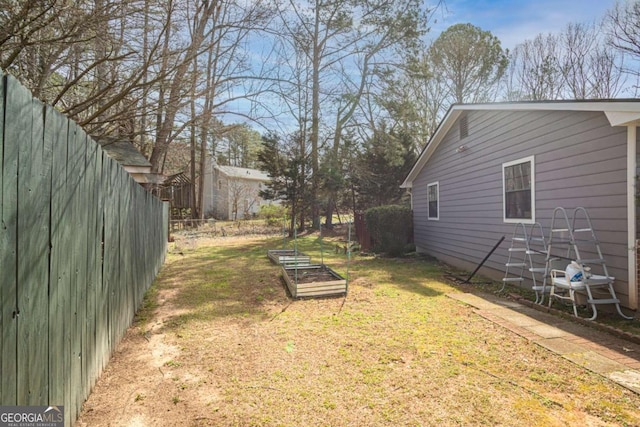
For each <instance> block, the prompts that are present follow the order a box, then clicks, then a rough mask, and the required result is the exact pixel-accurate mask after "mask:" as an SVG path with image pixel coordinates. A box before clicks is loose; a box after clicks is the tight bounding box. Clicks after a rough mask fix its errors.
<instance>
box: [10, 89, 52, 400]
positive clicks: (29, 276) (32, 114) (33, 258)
mask: <svg viewBox="0 0 640 427" xmlns="http://www.w3.org/2000/svg"><path fill="white" fill-rule="evenodd" d="M16 92H17V93H19V94H20V98H21V101H22V102H21V104H20V107H21V108H20V111H21V112H20V117H19V118H16V119H17V121H16V122H13V123H12V124H11V126H17V127H19V128H20V139H19V140H20V148H19V152H18V157H19V165H18V212H19V215H18V288H17V290H18V309H19V310H20V315H19V317H18V337H19V340H18V373H19V375H20V376H21V377H22V378H23V379H22V380H21V381H19V382H18V401H19V402H27V403H26V404H28V405H38V404H39V402H42V401H43V400H46V399H47V398H48V378H47V375H48V352H49V348H48V347H49V342H48V339H47V338H48V330H47V329H48V311H49V299H48V283H49V236H48V234H49V233H48V228H49V205H50V191H49V188H48V186H49V185H50V184H49V183H50V180H49V177H48V176H47V177H46V178H44V177H43V173H46V172H47V169H48V167H47V164H48V163H49V162H50V157H49V158H46V159H45V157H44V156H45V149H44V127H43V125H44V124H43V122H42V119H43V114H42V112H43V106H42V104H41V103H39V102H37V101H35V100H33V99H32V97H31V94H30V93H29V92H28V91H27V90H25V89H24V88H19V89H16ZM25 129H26V132H25V131H24V130H25ZM26 159H29V160H28V161H27V160H26ZM20 254H29V256H20Z"/></svg>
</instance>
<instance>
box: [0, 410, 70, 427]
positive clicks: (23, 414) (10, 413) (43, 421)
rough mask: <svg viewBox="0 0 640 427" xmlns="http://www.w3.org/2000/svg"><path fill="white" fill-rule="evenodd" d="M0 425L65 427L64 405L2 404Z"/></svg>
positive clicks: (10, 426) (1, 426)
mask: <svg viewBox="0 0 640 427" xmlns="http://www.w3.org/2000/svg"><path fill="white" fill-rule="evenodd" d="M0 427H64V407H63V406H0Z"/></svg>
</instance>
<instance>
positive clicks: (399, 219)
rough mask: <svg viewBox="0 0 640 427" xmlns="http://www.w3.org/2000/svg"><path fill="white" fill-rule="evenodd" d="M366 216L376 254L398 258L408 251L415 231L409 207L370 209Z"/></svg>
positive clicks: (394, 206) (392, 206)
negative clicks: (412, 232)
mask: <svg viewBox="0 0 640 427" xmlns="http://www.w3.org/2000/svg"><path fill="white" fill-rule="evenodd" d="M364 215H365V221H366V224H367V229H368V230H369V233H370V234H371V240H372V243H373V248H372V249H373V251H374V252H383V253H386V254H388V255H391V256H398V255H402V254H403V253H404V252H405V251H406V250H407V248H408V245H407V243H409V240H410V238H411V231H412V229H413V217H412V215H411V209H410V208H409V207H407V206H399V205H388V206H380V207H376V208H371V209H368V210H367V211H366V212H365V214H364Z"/></svg>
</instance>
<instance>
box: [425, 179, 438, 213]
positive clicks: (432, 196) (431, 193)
mask: <svg viewBox="0 0 640 427" xmlns="http://www.w3.org/2000/svg"><path fill="white" fill-rule="evenodd" d="M427 200H428V202H429V207H428V213H427V218H428V219H434V220H437V219H440V207H439V206H438V205H439V201H440V185H439V183H437V182H434V183H431V184H429V185H427Z"/></svg>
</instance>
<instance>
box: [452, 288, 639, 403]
mask: <svg viewBox="0 0 640 427" xmlns="http://www.w3.org/2000/svg"><path fill="white" fill-rule="evenodd" d="M447 296H448V297H449V298H452V299H455V300H457V301H460V302H463V303H465V304H468V305H470V306H471V307H473V308H474V309H475V312H476V313H477V314H479V315H480V316H482V317H484V318H485V319H487V320H490V321H492V322H494V323H496V324H498V325H501V326H503V327H504V328H506V329H508V330H510V331H512V332H514V333H516V334H518V335H520V336H522V337H524V338H526V339H527V340H529V341H532V342H534V343H536V344H538V345H540V346H542V347H544V348H546V349H548V350H550V351H552V352H554V353H557V354H559V355H560V356H562V357H563V358H565V359H566V360H569V361H571V362H573V363H575V364H577V365H579V366H582V367H584V368H586V369H588V370H590V371H592V372H595V373H597V374H600V375H602V376H604V377H606V378H608V379H610V380H611V381H614V382H616V383H618V384H620V385H621V386H623V387H626V388H628V389H630V390H632V391H634V392H636V393H638V394H640V345H639V344H636V343H633V342H630V341H627V340H624V339H622V338H617V337H615V336H613V335H611V334H608V333H606V332H602V331H599V330H596V329H594V328H590V327H588V326H584V325H581V324H578V323H575V322H572V321H570V320H566V319H562V318H559V317H557V316H554V315H552V314H549V313H544V312H541V311H538V310H536V309H533V308H531V307H527V306H525V305H523V304H520V303H519V302H516V301H511V300H506V299H502V298H499V297H496V296H494V295H489V294H469V293H453V294H449V295H447Z"/></svg>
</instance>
